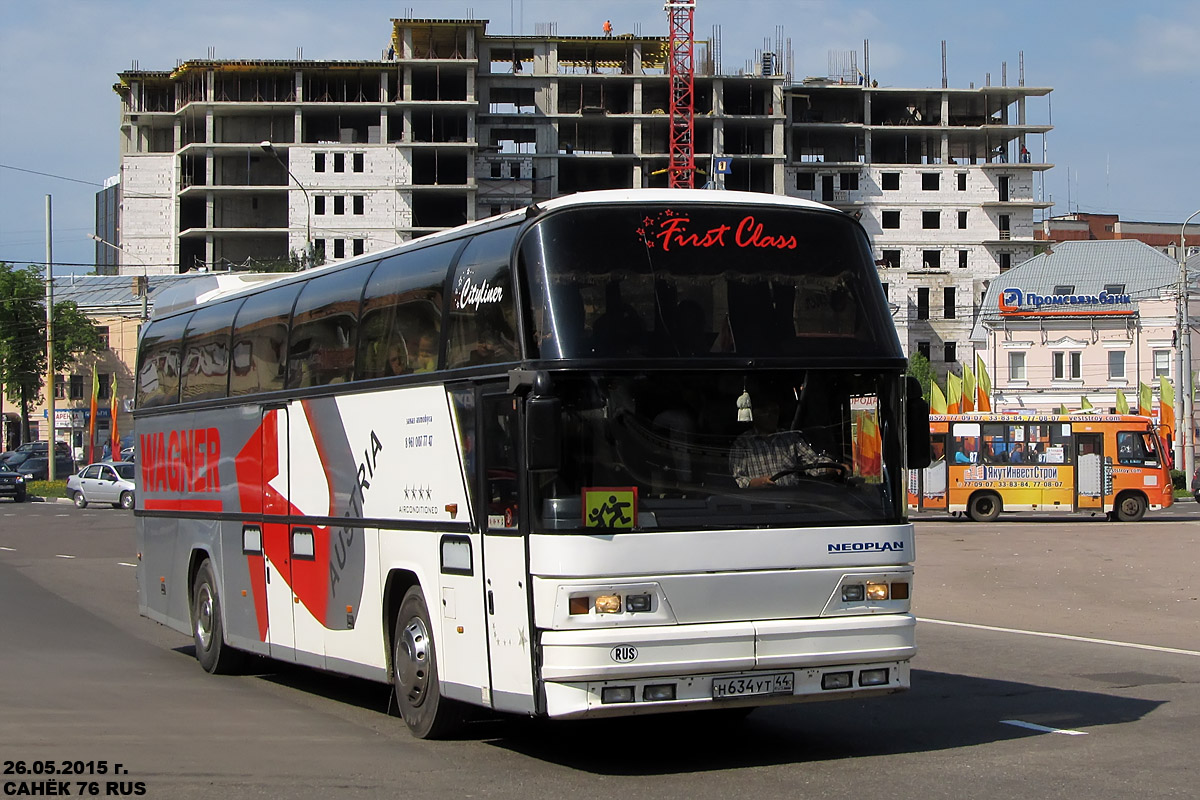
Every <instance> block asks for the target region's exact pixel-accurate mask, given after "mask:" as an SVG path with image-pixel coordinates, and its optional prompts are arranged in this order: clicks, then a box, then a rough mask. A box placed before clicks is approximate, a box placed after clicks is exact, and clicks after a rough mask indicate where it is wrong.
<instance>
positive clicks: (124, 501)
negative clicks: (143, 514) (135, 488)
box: [121, 492, 133, 508]
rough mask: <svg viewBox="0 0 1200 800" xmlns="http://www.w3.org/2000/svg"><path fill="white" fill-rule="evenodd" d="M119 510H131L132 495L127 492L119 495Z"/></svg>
mask: <svg viewBox="0 0 1200 800" xmlns="http://www.w3.org/2000/svg"><path fill="white" fill-rule="evenodd" d="M121 508H133V495H131V494H129V493H128V492H126V493H125V494H123V495H121Z"/></svg>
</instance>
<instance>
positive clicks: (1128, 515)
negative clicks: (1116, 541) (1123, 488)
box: [1113, 492, 1146, 522]
mask: <svg viewBox="0 0 1200 800" xmlns="http://www.w3.org/2000/svg"><path fill="white" fill-rule="evenodd" d="M1144 516H1146V498H1144V497H1142V496H1141V495H1140V494H1138V493H1137V492H1129V493H1127V494H1123V495H1121V496H1120V497H1118V498H1117V505H1116V508H1114V509H1113V518H1115V519H1116V520H1117V521H1118V522H1137V521H1138V520H1140V519H1141V518H1142V517H1144Z"/></svg>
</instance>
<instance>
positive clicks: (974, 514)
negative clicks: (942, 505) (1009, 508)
mask: <svg viewBox="0 0 1200 800" xmlns="http://www.w3.org/2000/svg"><path fill="white" fill-rule="evenodd" d="M1000 508H1001V505H1000V497H999V496H998V495H994V494H992V493H990V492H980V493H979V494H974V495H971V501H970V502H969V503H967V516H968V517H970V518H971V519H972V520H974V521H975V522H995V521H996V518H997V517H999V516H1000Z"/></svg>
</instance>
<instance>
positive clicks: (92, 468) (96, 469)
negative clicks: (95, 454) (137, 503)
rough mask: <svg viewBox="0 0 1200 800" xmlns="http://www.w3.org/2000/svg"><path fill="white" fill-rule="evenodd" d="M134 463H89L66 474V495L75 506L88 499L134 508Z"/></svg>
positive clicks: (86, 502) (118, 506)
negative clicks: (74, 471) (67, 475)
mask: <svg viewBox="0 0 1200 800" xmlns="http://www.w3.org/2000/svg"><path fill="white" fill-rule="evenodd" d="M136 469H137V468H136V467H135V466H134V465H133V464H132V463H130V462H128V461H114V462H109V461H105V462H102V463H97V464H88V465H87V466H86V467H84V468H83V469H81V470H79V472H77V473H75V474H74V475H72V476H71V477H69V478H67V497H70V498H71V499H72V500H74V501H75V507H76V508H87V504H88V503H112V505H113V508H133V497H134V494H133V493H134V490H135V489H136V488H137V487H136V486H135V484H134V478H135V476H136V474H137V473H136Z"/></svg>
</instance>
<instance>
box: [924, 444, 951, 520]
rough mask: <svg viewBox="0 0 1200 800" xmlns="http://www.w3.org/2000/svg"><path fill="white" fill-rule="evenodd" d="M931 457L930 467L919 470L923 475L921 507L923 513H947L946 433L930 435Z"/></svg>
mask: <svg viewBox="0 0 1200 800" xmlns="http://www.w3.org/2000/svg"><path fill="white" fill-rule="evenodd" d="M929 457H930V461H929V466H928V467H925V469H922V470H919V472H920V475H921V486H920V500H919V501H918V502H919V507H920V508H921V510H923V511H924V510H929V509H939V510H941V511H945V510H946V502H947V495H948V493H949V488H950V483H949V481H950V475H949V472H948V467H949V465H948V464H947V461H946V434H945V433H941V432H938V433H931V434H930V435H929Z"/></svg>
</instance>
